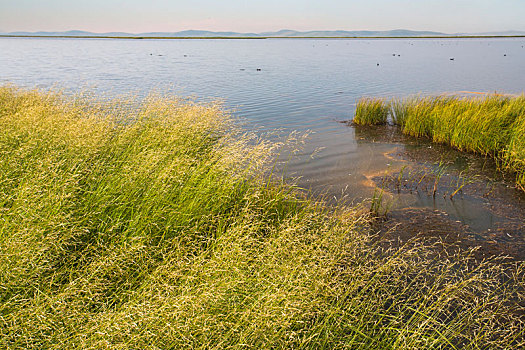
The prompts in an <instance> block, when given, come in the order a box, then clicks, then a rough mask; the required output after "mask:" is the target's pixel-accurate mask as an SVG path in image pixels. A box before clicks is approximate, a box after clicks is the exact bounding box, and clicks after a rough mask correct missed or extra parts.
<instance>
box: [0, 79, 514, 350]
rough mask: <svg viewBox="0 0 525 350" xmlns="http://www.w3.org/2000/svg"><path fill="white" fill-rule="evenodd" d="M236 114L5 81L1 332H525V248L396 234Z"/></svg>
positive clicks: (91, 335)
mask: <svg viewBox="0 0 525 350" xmlns="http://www.w3.org/2000/svg"><path fill="white" fill-rule="evenodd" d="M232 129H235V127H234V125H232V123H231V121H230V118H229V116H228V115H227V114H226V113H224V112H223V110H222V109H221V108H220V107H218V106H215V105H199V104H194V103H191V102H188V101H183V100H178V99H175V98H170V97H151V98H149V99H148V100H146V101H145V102H143V103H138V102H137V101H133V100H131V101H125V100H119V101H112V102H105V103H102V102H88V101H85V100H82V99H72V98H67V97H64V96H61V95H59V94H55V93H41V92H36V91H23V90H17V89H15V88H12V87H4V88H1V89H0V155H1V157H0V348H23V349H27V348H38V349H42V348H46V349H47V348H56V349H59V348H60V349H102V348H122V349H124V348H132V349H138V348H140V349H143V348H144V349H148V348H150V349H159V348H162V349H164V348H171V349H178V348H202V349H204V348H216V349H222V348H254V349H260V348H311V349H322V348H352V349H386V348H391V349H400V348H406V349H414V348H471V349H478V348H519V347H520V346H523V345H524V339H523V338H524V337H523V329H524V328H523V327H524V326H523V324H522V319H521V318H520V317H521V316H520V315H522V312H523V307H521V306H520V302H523V294H520V293H521V292H520V290H522V288H523V265H522V264H516V265H513V266H511V265H509V264H500V263H498V262H497V261H492V262H490V261H487V262H483V263H481V264H470V262H471V258H470V255H469V254H468V252H467V253H461V254H458V255H457V256H439V257H438V256H437V255H436V254H435V251H434V250H432V249H430V248H429V247H425V246H424V245H413V246H411V247H410V246H406V247H403V248H401V249H399V250H396V251H386V252H385V251H382V250H381V249H379V248H378V247H377V246H375V245H374V244H373V239H372V238H371V237H369V235H368V229H367V223H368V219H367V218H366V217H365V216H363V215H362V214H360V213H359V211H358V210H357V209H352V208H339V209H338V210H336V212H335V213H334V212H333V211H328V210H327V209H326V208H325V207H324V206H323V205H322V204H320V203H315V202H313V201H311V200H307V199H304V198H302V197H300V196H298V194H297V193H296V191H295V190H294V189H293V188H290V187H289V186H286V185H283V184H279V183H272V182H271V181H268V180H267V179H265V177H264V174H265V169H266V167H265V165H264V164H265V162H266V161H267V160H268V159H269V157H270V156H271V154H272V150H273V148H274V145H272V144H269V143H265V142H261V141H259V142H257V141H256V140H255V139H254V138H250V137H248V136H246V135H242V134H240V133H239V132H234V133H232V132H231V131H230V130H232ZM521 305H523V304H521Z"/></svg>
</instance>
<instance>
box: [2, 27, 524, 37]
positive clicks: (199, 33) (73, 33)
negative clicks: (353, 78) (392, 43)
mask: <svg viewBox="0 0 525 350" xmlns="http://www.w3.org/2000/svg"><path fill="white" fill-rule="evenodd" d="M0 34H2V35H14V36H60V37H130V38H136V37H141V38H152V37H153V38H159V37H168V38H214V37H221V38H244V37H250V38H279V37H291V38H305V37H314V38H316V37H385V38H388V37H429V36H430V37H432V36H437V37H446V36H525V31H505V32H488V33H455V34H447V33H441V32H432V31H417V30H407V29H395V30H386V31H372V30H355V31H347V30H334V31H327V30H316V31H306V32H299V31H296V30H290V29H283V30H279V31H277V32H263V33H237V32H212V31H207V30H184V31H180V32H149V33H137V34H133V33H124V32H108V33H93V32H86V31H81V30H70V31H66V32H10V33H0Z"/></svg>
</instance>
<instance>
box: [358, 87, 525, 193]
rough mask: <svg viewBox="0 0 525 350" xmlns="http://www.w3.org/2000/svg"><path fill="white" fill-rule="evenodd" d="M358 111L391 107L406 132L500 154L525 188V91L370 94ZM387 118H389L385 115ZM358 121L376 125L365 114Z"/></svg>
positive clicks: (489, 153)
mask: <svg viewBox="0 0 525 350" xmlns="http://www.w3.org/2000/svg"><path fill="white" fill-rule="evenodd" d="M366 101H367V103H366V104H362V105H361V106H360V110H359V112H358V111H356V117H357V116H358V115H369V114H377V112H376V111H377V110H380V109H381V108H380V107H378V106H377V105H378V104H381V105H382V108H383V109H387V108H389V106H391V109H390V113H391V114H392V116H393V118H392V119H393V121H394V123H395V124H397V125H399V126H401V127H402V130H403V132H404V133H405V134H409V135H412V136H416V137H428V138H430V139H432V140H433V141H434V142H439V143H445V144H449V145H451V146H453V147H456V148H458V149H460V150H462V151H468V152H475V153H479V154H482V155H489V156H492V157H494V158H495V159H496V160H498V161H499V162H500V163H501V167H502V168H504V169H505V170H509V171H512V172H515V173H516V178H517V180H516V182H517V185H518V186H519V187H521V188H522V189H524V190H525V188H524V186H525V96H519V97H502V96H487V97H484V98H464V97H444V96H437V97H434V96H431V97H409V98H405V99H401V100H399V99H394V100H392V101H386V100H384V99H380V98H377V99H375V100H374V99H371V98H367V100H366ZM383 119H384V120H385V121H384V122H382V123H383V124H384V123H386V117H385V118H383ZM354 122H356V123H358V124H371V123H369V122H366V121H364V122H363V119H362V118H357V119H354Z"/></svg>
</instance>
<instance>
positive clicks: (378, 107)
mask: <svg viewBox="0 0 525 350" xmlns="http://www.w3.org/2000/svg"><path fill="white" fill-rule="evenodd" d="M388 111H389V105H388V102H387V101H385V100H382V99H376V98H368V97H363V98H361V99H359V101H357V106H356V111H355V116H354V123H356V124H360V125H378V124H385V123H386V121H387V117H388Z"/></svg>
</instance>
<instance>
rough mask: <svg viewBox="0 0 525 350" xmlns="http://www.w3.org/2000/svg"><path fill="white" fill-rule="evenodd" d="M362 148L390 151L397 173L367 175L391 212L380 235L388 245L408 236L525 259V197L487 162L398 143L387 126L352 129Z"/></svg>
mask: <svg viewBox="0 0 525 350" xmlns="http://www.w3.org/2000/svg"><path fill="white" fill-rule="evenodd" d="M352 128H353V129H354V131H355V139H356V142H357V143H358V144H360V145H361V146H362V147H369V145H370V144H379V145H389V146H390V151H389V152H388V153H387V154H386V155H385V156H386V157H390V158H391V159H392V163H393V164H394V163H395V166H391V167H388V168H386V169H384V170H383V172H382V173H381V174H370V175H369V177H370V181H371V183H370V185H372V186H375V187H376V188H380V189H382V190H383V191H384V193H385V195H384V198H386V199H384V202H385V204H386V205H387V206H389V208H390V211H389V212H388V214H387V216H386V219H385V220H382V221H381V225H380V226H379V227H378V231H379V232H380V234H381V235H383V236H384V239H385V241H388V242H390V244H393V245H395V244H400V243H402V242H403V241H406V240H408V239H410V238H412V237H414V236H423V237H425V239H429V240H436V241H437V240H440V241H444V242H449V243H454V244H459V245H460V246H464V247H471V246H479V247H480V249H479V251H478V254H479V255H480V257H486V256H491V255H499V254H505V255H511V256H513V257H515V258H517V259H519V260H523V259H524V258H525V224H524V223H525V194H524V193H523V192H521V191H519V190H517V189H516V188H515V186H514V184H513V179H512V174H506V173H502V172H500V171H499V170H498V168H497V164H495V162H494V161H493V160H492V159H491V158H485V157H480V156H477V155H474V154H469V153H464V152H460V151H457V150H455V149H453V148H451V147H449V146H446V145H440V144H434V143H431V142H430V141H428V140H424V139H416V138H413V137H410V136H406V135H403V134H402V133H401V132H400V131H399V129H398V128H396V127H389V126H377V127H362V126H352Z"/></svg>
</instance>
